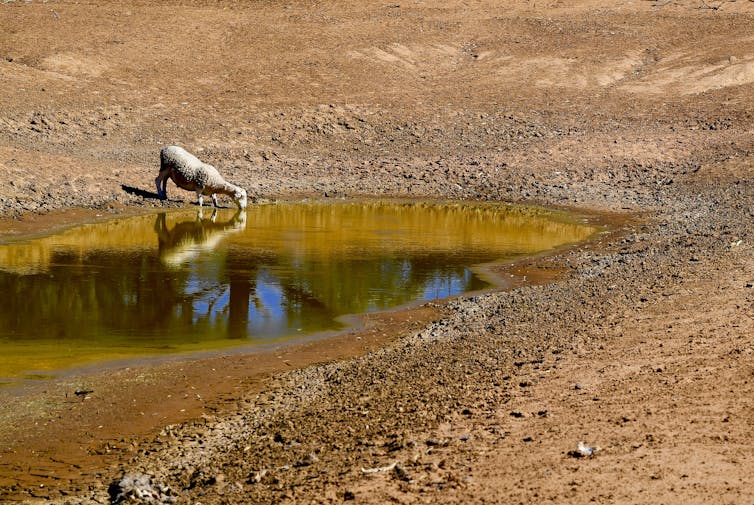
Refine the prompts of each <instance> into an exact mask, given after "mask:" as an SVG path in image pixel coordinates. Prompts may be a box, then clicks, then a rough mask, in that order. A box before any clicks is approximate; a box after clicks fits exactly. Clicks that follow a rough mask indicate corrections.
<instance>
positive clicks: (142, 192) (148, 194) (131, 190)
mask: <svg viewBox="0 0 754 505" xmlns="http://www.w3.org/2000/svg"><path fill="white" fill-rule="evenodd" d="M120 187H121V189H122V190H123V191H125V192H126V193H128V194H129V195H136V196H140V197H142V198H154V199H156V200H162V199H161V198H160V195H158V194H157V193H155V192H154V191H147V190H146V189H141V188H135V187H133V186H127V185H125V184H121V186H120ZM164 201H168V202H173V201H175V202H180V201H182V200H170V199H169V198H166V199H165V200H164ZM191 204H192V205H194V206H196V207H198V206H199V204H198V203H197V202H191ZM217 208H219V209H232V208H233V207H230V206H227V205H221V206H220V207H217Z"/></svg>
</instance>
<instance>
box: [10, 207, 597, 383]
mask: <svg viewBox="0 0 754 505" xmlns="http://www.w3.org/2000/svg"><path fill="white" fill-rule="evenodd" d="M595 231H596V228H594V227H592V226H588V225H585V224H583V223H581V222H579V221H578V220H576V219H575V218H573V217H572V216H569V215H566V214H563V213H558V212H551V211H546V210H542V209H532V208H523V207H510V206H503V205H490V204H424V203H418V204H417V203H413V204H411V203H340V204H323V203H308V204H280V205H261V206H254V207H252V208H250V209H248V210H247V211H246V212H245V213H237V212H234V211H230V210H221V211H219V212H216V213H213V212H212V211H210V210H207V209H205V210H204V215H203V216H200V215H198V214H197V211H196V210H192V211H186V212H172V213H160V214H157V215H153V216H141V217H134V218H128V219H117V220H113V221H109V222H105V223H99V224H90V225H84V226H79V227H76V228H73V229H70V230H67V231H65V232H62V233H59V234H55V235H51V236H47V237H42V238H37V239H34V240H30V241H24V242H17V243H11V244H6V245H1V246H0V287H2V290H3V292H4V293H6V295H9V296H7V297H6V303H5V304H3V306H2V307H0V352H1V355H0V380H8V379H23V378H34V377H37V376H44V377H46V376H48V375H49V373H50V372H51V371H55V370H61V369H64V368H68V367H72V366H80V365H83V364H86V363H90V362H101V361H106V360H115V359H119V358H127V357H132V356H146V355H162V354H175V353H184V352H196V351H205V350H217V349H223V348H229V347H237V346H247V345H259V344H268V343H272V342H276V341H280V340H283V339H286V338H291V337H297V336H301V335H306V334H312V333H316V332H322V331H327V330H338V329H341V328H342V327H343V325H342V323H340V322H339V320H338V318H339V317H341V316H343V315H347V314H358V313H364V312H369V311H378V310H385V309H389V308H392V307H397V306H400V305H404V304H406V303H409V302H412V301H417V300H428V299H436V298H444V297H447V296H453V295H458V294H461V293H464V292H469V291H475V290H479V289H484V288H487V287H489V284H488V283H487V282H486V281H484V280H483V279H482V278H481V277H480V276H479V275H478V274H477V273H475V269H474V268H473V265H479V264H483V263H490V262H494V261H502V260H505V259H510V258H515V257H519V256H523V255H531V254H536V253H540V252H543V251H547V250H551V249H553V248H556V247H559V246H562V245H565V244H569V243H573V242H578V241H583V240H586V239H587V238H589V237H590V236H591V235H592V234H594V233H595Z"/></svg>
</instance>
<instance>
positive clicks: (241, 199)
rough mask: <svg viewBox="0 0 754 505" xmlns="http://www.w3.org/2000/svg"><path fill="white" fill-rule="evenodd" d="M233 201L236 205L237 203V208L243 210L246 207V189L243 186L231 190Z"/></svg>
mask: <svg viewBox="0 0 754 505" xmlns="http://www.w3.org/2000/svg"><path fill="white" fill-rule="evenodd" d="M233 201H234V202H236V205H238V208H239V209H241V210H243V209H245V208H246V190H245V189H243V188H239V187H236V190H235V191H234V192H233Z"/></svg>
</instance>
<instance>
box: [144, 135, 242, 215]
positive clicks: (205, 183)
mask: <svg viewBox="0 0 754 505" xmlns="http://www.w3.org/2000/svg"><path fill="white" fill-rule="evenodd" d="M168 179H173V182H174V183H175V185H176V186H178V187H179V188H182V189H185V190H188V191H195V192H196V196H197V198H198V200H199V202H198V203H199V207H201V206H202V202H203V199H202V196H203V195H210V196H211V197H212V203H213V205H214V206H215V207H218V204H217V194H218V193H222V194H224V195H228V196H230V197H231V198H232V199H233V201H234V202H235V203H236V205H238V208H239V209H245V208H246V190H245V189H243V188H241V187H239V186H236V185H235V184H231V183H229V182H226V181H225V179H223V178H222V176H221V175H220V172H218V171H217V169H216V168H215V167H213V166H212V165H208V164H207V163H203V162H202V161H201V160H200V159H199V158H197V157H196V156H194V155H193V154H191V153H190V152H188V151H186V150H185V149H183V148H182V147H178V146H168V147H163V148H162V149H161V150H160V174H159V175H158V176H157V178H156V179H155V180H154V182H155V184H156V185H157V196H158V197H159V198H160V200H164V199H165V198H167V197H168V193H167V184H168Z"/></svg>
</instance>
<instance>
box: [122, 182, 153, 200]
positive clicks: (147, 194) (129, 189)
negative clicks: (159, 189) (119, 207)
mask: <svg viewBox="0 0 754 505" xmlns="http://www.w3.org/2000/svg"><path fill="white" fill-rule="evenodd" d="M121 189H123V191H125V192H126V193H128V194H129V195H136V196H140V197H142V198H156V199H157V200H159V199H160V195H158V194H157V193H155V192H154V191H147V190H146V189H141V188H134V187H133V186H126V185H125V184H122V185H121Z"/></svg>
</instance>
